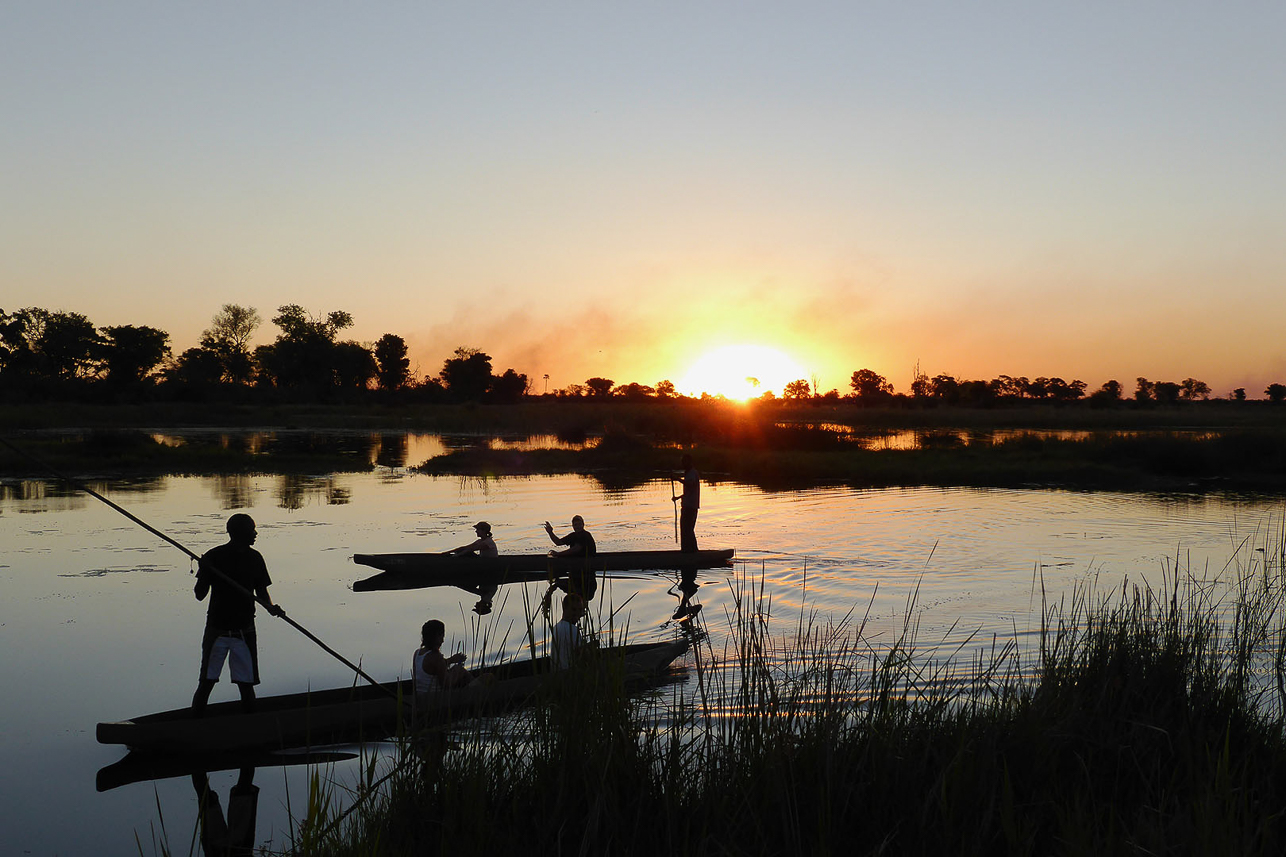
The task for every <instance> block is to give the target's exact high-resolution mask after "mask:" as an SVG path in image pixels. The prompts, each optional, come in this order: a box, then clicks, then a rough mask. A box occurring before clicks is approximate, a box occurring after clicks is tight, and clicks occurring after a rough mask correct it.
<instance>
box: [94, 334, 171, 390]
mask: <svg viewBox="0 0 1286 857" xmlns="http://www.w3.org/2000/svg"><path fill="white" fill-rule="evenodd" d="M99 334H100V336H101V340H100V343H99V347H98V353H99V357H100V359H101V361H102V365H103V370H104V372H105V373H106V378H105V380H106V381H107V383H109V384H111V385H113V386H115V387H128V386H133V385H136V384H139V383H140V382H142V381H143V379H144V378H146V377H148V376H149V375H151V373H152V371H153V370H155V369H156V367H157V366H160V365H161V363H162V362H163V361H164V360H165V359H166V358H168V357H169V356H170V335H169V334H168V333H166V332H165V331H163V330H158V329H157V328H155V327H143V326H135V325H132V324H123V325H117V326H112V327H104V328H101V329H100V330H99Z"/></svg>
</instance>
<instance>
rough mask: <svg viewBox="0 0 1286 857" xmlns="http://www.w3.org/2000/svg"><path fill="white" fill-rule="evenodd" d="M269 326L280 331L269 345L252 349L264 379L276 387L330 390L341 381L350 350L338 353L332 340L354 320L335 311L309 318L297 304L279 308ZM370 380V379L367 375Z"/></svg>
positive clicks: (344, 379)
mask: <svg viewBox="0 0 1286 857" xmlns="http://www.w3.org/2000/svg"><path fill="white" fill-rule="evenodd" d="M272 323H273V324H275V325H277V327H278V328H280V329H281V333H280V335H278V337H277V339H276V340H275V341H274V342H273V343H272V345H261V346H259V347H258V348H256V349H255V358H256V360H257V361H258V363H259V366H260V369H261V370H262V371H263V373H264V375H265V376H266V380H268V381H270V382H271V383H272V384H274V385H276V386H278V387H310V388H314V389H326V388H332V387H335V386H336V385H338V384H340V383H341V381H347V380H351V379H350V378H347V377H346V378H343V379H341V377H340V374H341V368H343V370H344V371H347V369H348V368H349V365H350V364H348V363H345V365H344V367H341V365H340V361H341V359H347V358H348V357H351V353H349V352H351V349H349V350H348V351H345V352H341V350H340V349H338V348H337V347H336V342H335V337H336V336H337V335H338V334H339V332H340V331H341V330H343V329H345V328H347V327H352V325H353V317H352V316H351V315H349V314H348V313H347V312H344V311H342V310H337V311H335V312H332V313H329V314H328V315H326V316H325V317H324V318H314V317H313V316H310V315H309V314H308V313H307V312H306V311H305V310H304V308H303V307H301V306H299V304H286V305H285V306H282V307H278V310H277V315H276V317H274V318H273V320H272ZM368 377H369V376H368Z"/></svg>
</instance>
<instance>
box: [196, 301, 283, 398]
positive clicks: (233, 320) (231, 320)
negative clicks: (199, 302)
mask: <svg viewBox="0 0 1286 857" xmlns="http://www.w3.org/2000/svg"><path fill="white" fill-rule="evenodd" d="M282 309H285V307H282ZM260 324H261V320H260V318H259V311H258V310H257V309H255V308H254V307H243V306H239V305H237V304H224V305H223V308H222V309H220V310H219V311H218V312H217V313H215V314H214V318H212V319H211V320H210V327H208V328H207V329H206V330H205V331H203V332H202V333H201V339H200V347H201V348H204V349H205V350H207V351H209V352H211V353H213V354H214V355H216V356H217V358H218V360H219V365H220V367H221V369H220V379H221V380H222V381H224V382H226V383H229V384H248V383H250V379H251V378H252V377H253V376H254V368H255V367H254V357H253V355H252V354H251V351H250V338H251V337H252V336H254V333H255V331H256V330H258V329H259V325H260ZM185 353H186V352H185Z"/></svg>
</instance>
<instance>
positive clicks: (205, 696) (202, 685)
mask: <svg viewBox="0 0 1286 857" xmlns="http://www.w3.org/2000/svg"><path fill="white" fill-rule="evenodd" d="M214 685H215V683H214V682H212V681H210V680H209V679H208V678H203V679H201V680H200V681H199V682H197V686H196V693H194V694H192V713H193V714H194V715H196V716H197V717H200V716H201V715H202V714H205V705H206V703H207V702H209V701H210V691H212V690H214Z"/></svg>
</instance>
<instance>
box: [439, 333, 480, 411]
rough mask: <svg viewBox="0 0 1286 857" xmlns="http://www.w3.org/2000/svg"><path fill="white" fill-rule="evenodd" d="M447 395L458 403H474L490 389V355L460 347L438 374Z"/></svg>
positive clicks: (474, 349)
mask: <svg viewBox="0 0 1286 857" xmlns="http://www.w3.org/2000/svg"><path fill="white" fill-rule="evenodd" d="M438 376H439V377H440V378H441V379H442V385H443V386H444V387H446V390H447V395H449V396H450V397H451V398H452V399H455V400H456V401H458V402H465V401H476V400H479V399H481V398H482V397H483V396H485V395H486V394H487V391H488V390H490V389H491V355H490V354H487V353H486V352H484V351H481V350H479V349H477V348H465V347H463V346H461V347H460V348H457V349H456V350H455V356H454V357H449V358H447V360H446V362H445V363H443V364H442V371H441V372H439V373H438Z"/></svg>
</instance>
